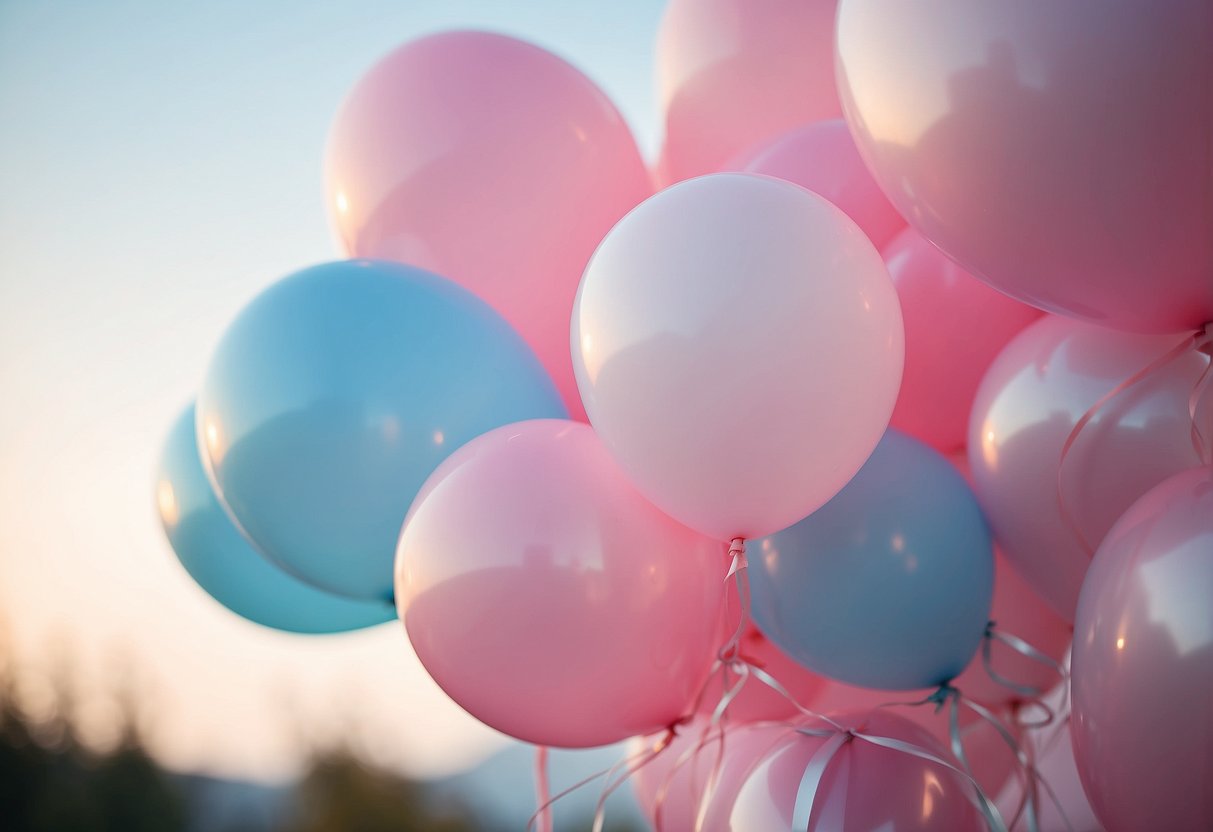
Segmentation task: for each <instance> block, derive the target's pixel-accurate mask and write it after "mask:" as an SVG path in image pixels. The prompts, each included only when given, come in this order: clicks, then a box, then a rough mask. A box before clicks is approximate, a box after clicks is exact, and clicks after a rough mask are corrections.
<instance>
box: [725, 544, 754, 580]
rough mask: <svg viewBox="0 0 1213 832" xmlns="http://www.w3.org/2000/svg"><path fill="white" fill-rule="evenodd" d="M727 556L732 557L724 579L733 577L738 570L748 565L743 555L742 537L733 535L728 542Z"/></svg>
mask: <svg viewBox="0 0 1213 832" xmlns="http://www.w3.org/2000/svg"><path fill="white" fill-rule="evenodd" d="M728 557H730V558H732V561H731V562H730V563H729V573H728V574H727V575H725V580H728V579H729V578H731V577H733V575H734V574H735V573H736V572H737V571H738V570H740V569H745V568H746V567H748V566H749V562H747V561H746V557H745V538H744V537H735V538H733V539H732V540H731V541H730V542H729V552H728Z"/></svg>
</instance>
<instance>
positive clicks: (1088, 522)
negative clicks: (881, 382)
mask: <svg viewBox="0 0 1213 832" xmlns="http://www.w3.org/2000/svg"><path fill="white" fill-rule="evenodd" d="M1179 340H1180V339H1179V337H1178V336H1174V335H1136V334H1131V333H1124V332H1115V331H1112V330H1107V329H1103V328H1100V327H1095V326H1090V325H1088V324H1083V323H1079V322H1077V321H1071V320H1068V319H1065V318H1057V317H1046V318H1044V319H1042V320H1040V321H1038V322H1036V323H1034V324H1032V325H1031V326H1029V327H1028V328H1027V329H1025V330H1024V331H1023V332H1022V333H1020V334H1019V335H1018V336H1016V337H1015V338H1014V339H1013V340H1012V341H1011V342H1010V343H1009V344H1008V345H1007V346H1006V348H1005V349H1004V350H1003V351H1002V353H1000V354H999V356H998V358H997V359H996V360H995V361H994V363H993V364H992V365H991V366H990V369H989V371H988V372H987V373H986V375H985V378H984V379H983V380H982V382H981V386H980V387H979V388H978V392H977V397H976V399H975V400H974V402H973V412H972V414H971V417H970V423H969V462H970V464H971V466H972V473H973V482H974V486H975V490H976V492H977V496H978V499H979V500H980V501H981V505H982V508H983V509H984V510H985V513H986V516H987V517H988V518H989V520H990V524H991V526H992V527H993V529H994V536H995V538H996V539H997V541H998V543H999V545H1000V547H1001V548H1002V551H1003V552H1004V553H1005V554H1006V556H1007V559H1008V560H1010V561H1011V563H1012V564H1013V565H1014V566H1015V568H1016V569H1017V570H1019V573H1020V574H1021V575H1022V576H1023V577H1024V579H1025V580H1027V582H1028V583H1029V584H1030V585H1031V586H1032V589H1034V590H1035V591H1036V592H1037V593H1038V594H1039V595H1040V596H1041V597H1042V598H1044V599H1045V600H1046V601H1047V602H1048V603H1049V605H1050V606H1051V607H1052V608H1053V609H1054V610H1055V611H1056V612H1057V613H1058V614H1059V615H1061V616H1062V617H1063V618H1065V619H1066V620H1067V621H1072V620H1073V618H1074V606H1075V604H1076V602H1077V600H1078V591H1079V588H1080V587H1081V586H1082V579H1083V575H1084V574H1086V571H1087V565H1088V563H1089V562H1090V556H1089V555H1088V553H1087V550H1086V549H1084V547H1083V543H1082V541H1081V540H1080V539H1079V537H1078V535H1077V534H1076V533H1075V528H1073V527H1071V526H1070V525H1069V524H1067V522H1066V521H1065V520H1064V519H1063V517H1062V514H1061V507H1060V504H1059V502H1058V489H1057V480H1058V465H1059V463H1060V462H1061V452H1062V447H1063V446H1064V444H1065V441H1066V437H1067V436H1069V434H1070V432H1071V430H1072V429H1073V428H1074V425H1075V424H1077V422H1078V421H1079V420H1080V419H1081V418H1082V416H1083V414H1084V413H1086V411H1087V410H1088V409H1089V408H1090V407H1091V406H1092V405H1094V404H1095V403H1096V402H1098V401H1099V400H1100V399H1101V398H1102V397H1103V396H1104V395H1105V394H1107V393H1110V392H1111V391H1112V390H1114V389H1115V388H1116V387H1117V386H1118V385H1121V384H1122V383H1123V382H1125V381H1126V380H1127V379H1129V378H1130V376H1132V375H1133V374H1135V373H1137V372H1138V371H1140V370H1142V369H1143V368H1145V367H1146V366H1148V365H1149V364H1150V363H1151V362H1153V361H1155V360H1156V359H1158V358H1159V357H1160V356H1162V355H1163V354H1165V353H1166V352H1167V351H1168V350H1170V349H1171V348H1172V347H1174V346H1175V344H1176V342H1177V341H1179ZM1208 365H1209V359H1208V357H1207V356H1204V355H1201V354H1199V353H1196V352H1193V353H1190V354H1188V355H1185V356H1183V357H1181V358H1179V359H1177V360H1176V361H1174V362H1172V363H1171V364H1169V365H1168V366H1166V367H1163V368H1162V369H1160V370H1158V371H1157V372H1154V373H1151V374H1150V375H1149V377H1148V378H1145V379H1143V380H1142V381H1140V382H1139V383H1137V384H1134V385H1133V386H1132V387H1130V388H1129V389H1126V390H1124V391H1122V392H1121V393H1120V394H1119V395H1117V396H1116V397H1115V398H1114V399H1112V400H1111V401H1110V402H1108V403H1107V404H1106V405H1104V406H1103V407H1101V408H1100V409H1099V410H1098V412H1097V413H1096V415H1095V418H1094V419H1093V420H1092V421H1091V422H1090V423H1089V424H1088V425H1087V426H1086V427H1085V428H1084V429H1083V431H1082V433H1081V434H1080V435H1079V437H1078V440H1077V441H1076V442H1075V443H1074V446H1073V448H1071V450H1070V452H1069V453H1068V454H1067V455H1066V460H1065V471H1064V472H1063V473H1064V477H1063V482H1062V493H1063V494H1064V495H1065V501H1066V507H1067V510H1068V512H1069V514H1070V516H1071V518H1072V519H1073V522H1074V525H1075V526H1076V527H1077V530H1078V532H1080V533H1081V535H1082V538H1084V539H1085V540H1086V541H1087V542H1088V543H1089V544H1090V545H1091V546H1097V545H1098V544H1099V541H1100V540H1102V539H1103V536H1104V534H1106V533H1107V531H1108V529H1109V528H1111V526H1112V524H1113V523H1114V522H1115V521H1116V519H1117V518H1118V517H1120V515H1121V514H1123V513H1124V512H1125V510H1126V509H1127V508H1128V507H1129V506H1130V505H1131V504H1132V503H1133V501H1134V500H1136V499H1137V498H1138V497H1140V496H1141V495H1142V494H1144V493H1145V492H1146V491H1148V490H1149V489H1150V488H1152V487H1153V486H1155V485H1157V484H1158V483H1160V482H1162V481H1163V480H1164V479H1166V478H1167V477H1168V476H1170V475H1171V474H1174V473H1176V472H1179V471H1182V470H1184V469H1185V468H1189V467H1191V466H1193V465H1196V464H1198V463H1199V461H1200V459H1199V457H1198V456H1197V454H1196V451H1195V450H1194V449H1193V447H1192V439H1191V427H1192V425H1191V421H1190V419H1189V417H1188V398H1189V396H1190V395H1191V393H1192V389H1193V387H1194V386H1195V384H1196V381H1197V379H1198V378H1199V377H1200V374H1201V372H1202V371H1203V370H1204V369H1205V368H1206V367H1207V366H1208ZM1198 417H1199V420H1200V423H1201V424H1203V425H1204V426H1205V432H1206V434H1208V433H1209V431H1210V429H1211V428H1213V410H1210V409H1209V407H1208V406H1207V405H1206V406H1205V407H1204V408H1203V409H1202V410H1201V411H1200V412H1199V414H1198Z"/></svg>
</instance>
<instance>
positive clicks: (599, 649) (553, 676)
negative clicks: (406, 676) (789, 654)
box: [396, 419, 727, 747]
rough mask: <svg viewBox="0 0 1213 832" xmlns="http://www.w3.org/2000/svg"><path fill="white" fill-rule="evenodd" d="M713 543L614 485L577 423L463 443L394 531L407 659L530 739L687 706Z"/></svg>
mask: <svg viewBox="0 0 1213 832" xmlns="http://www.w3.org/2000/svg"><path fill="white" fill-rule="evenodd" d="M726 567H727V560H726V558H725V548H724V546H723V545H722V544H720V543H718V542H716V541H713V540H711V539H709V538H706V537H704V536H702V535H700V534H698V533H696V532H693V531H691V530H690V529H688V528H686V527H685V526H681V525H679V524H678V523H676V522H675V521H674V520H672V519H670V518H669V517H668V516H666V515H665V514H663V513H661V512H660V511H658V510H657V509H656V508H654V507H653V506H652V505H651V504H649V503H648V502H647V501H646V500H645V499H644V498H643V497H641V495H640V494H639V493H638V492H637V491H636V490H635V488H634V487H633V486H632V485H631V484H630V483H629V482H628V481H627V479H626V478H625V477H624V475H623V473H622V472H621V471H620V470H619V467H618V466H617V465H616V464H615V463H614V461H612V459H611V458H610V456H609V454H607V452H606V450H605V449H604V448H603V446H602V443H601V442H600V441H599V440H598V438H597V437H596V436H595V435H594V431H593V430H592V429H591V428H590V427H589V426H588V425H585V424H582V423H578V422H569V421H564V420H556V419H546V420H535V421H528V422H521V423H518V424H515V425H507V426H505V427H502V428H499V429H497V430H495V431H492V432H490V433H487V434H485V435H484V436H482V437H480V438H478V439H475V440H473V441H472V442H470V443H468V444H467V445H465V446H464V447H463V448H462V449H460V450H459V451H457V452H456V453H455V454H453V455H452V456H451V457H450V458H449V459H448V460H447V461H446V462H445V463H443V465H442V466H441V467H440V468H439V469H438V470H437V471H435V472H434V475H433V476H432V477H431V478H430V479H429V480H428V481H427V482H426V484H425V487H424V489H423V490H422V492H421V493H420V494H419V495H418V497H417V500H416V502H415V503H414V505H413V508H412V510H411V511H410V513H409V518H408V520H407V521H406V523H405V525H404V530H403V532H402V533H401V536H400V546H399V553H398V557H397V564H396V593H397V600H398V604H399V606H400V610H401V617H402V618H403V620H404V623H405V626H406V628H407V629H408V635H409V639H410V640H411V641H412V643H413V647H414V648H415V649H416V651H417V655H418V657H419V658H420V659H421V661H422V663H423V664H424V665H425V667H426V669H427V670H428V671H429V672H430V675H431V676H433V677H434V680H435V681H437V682H438V684H439V685H441V686H442V688H443V690H445V691H446V692H447V694H449V695H450V697H451V698H452V699H454V700H455V701H456V702H457V703H459V704H460V705H461V706H462V707H463V708H464V709H466V710H467V711H468V712H470V713H471V714H472V715H473V716H475V717H477V718H478V719H480V720H481V721H483V722H485V723H486V724H488V725H490V726H492V727H494V728H496V729H497V730H499V731H502V732H504V733H507V734H510V735H511V736H514V737H517V738H519V739H522V740H525V741H527V742H532V743H536V744H540V745H554V746H564V747H588V746H595V745H606V744H609V743H612V742H617V741H619V740H622V739H626V738H628V737H631V736H636V735H638V734H647V733H651V732H653V731H656V730H658V729H661V728H666V727H669V726H670V725H672V724H674V723H675V722H676V721H678V720H679V719H680V718H681V717H682V716H684V715H686V714H688V712H689V711H690V710H691V707H692V704H693V703H692V700H693V698H694V696H695V694H696V693H698V691H699V690H700V688H701V687H702V685H703V683H704V681H705V680H706V678H707V673H708V670H709V667H710V665H711V663H712V661H713V660H714V659H715V654H716V650H717V649H718V648H719V647H720V644H721V640H720V629H721V628H720V619H721V612H722V607H721V604H722V601H723V597H724V591H723V590H724V584H723V576H724V573H725V571H726Z"/></svg>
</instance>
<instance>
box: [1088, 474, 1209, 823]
mask: <svg viewBox="0 0 1213 832" xmlns="http://www.w3.org/2000/svg"><path fill="white" fill-rule="evenodd" d="M1073 674H1074V675H1073V681H1072V688H1073V695H1074V714H1073V722H1072V725H1071V730H1072V732H1073V735H1074V756H1075V759H1076V760H1077V761H1078V772H1079V774H1080V775H1081V776H1082V782H1083V786H1084V788H1085V789H1086V793H1087V797H1089V798H1090V799H1091V805H1092V806H1094V807H1095V811H1096V813H1097V814H1098V815H1099V819H1100V820H1101V821H1103V824H1104V826H1106V827H1107V829H1108V832H1136V830H1141V829H1166V830H1167V832H1197V830H1209V829H1213V469H1210V468H1207V467H1200V468H1196V469H1193V470H1190V471H1185V472H1183V473H1180V474H1177V475H1175V476H1174V477H1171V478H1170V479H1168V480H1167V481H1166V482H1164V483H1162V484H1161V485H1159V486H1158V487H1157V488H1155V489H1154V490H1152V491H1150V492H1149V493H1148V494H1146V495H1145V496H1144V497H1142V498H1141V499H1140V500H1138V501H1137V502H1136V503H1134V504H1133V506H1132V507H1131V508H1130V509H1129V510H1128V511H1127V512H1125V514H1124V516H1123V517H1121V518H1120V520H1118V521H1117V523H1116V525H1115V526H1113V527H1112V530H1111V531H1110V532H1108V536H1107V537H1106V538H1105V539H1104V541H1103V544H1102V545H1101V546H1100V547H1099V551H1098V552H1097V553H1096V555H1095V559H1094V561H1092V563H1091V569H1090V571H1089V572H1088V573H1087V579H1086V582H1085V583H1083V587H1082V596H1081V597H1080V598H1079V601H1078V617H1077V618H1076V619H1075V629H1074V657H1073Z"/></svg>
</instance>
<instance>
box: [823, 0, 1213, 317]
mask: <svg viewBox="0 0 1213 832" xmlns="http://www.w3.org/2000/svg"><path fill="white" fill-rule="evenodd" d="M941 21H946V25H941ZM838 67H839V79H838V81H839V89H840V93H841V96H842V100H843V107H844V109H845V111H846V116H847V119H848V121H849V123H850V125H851V128H852V130H854V131H855V134H856V138H857V140H858V142H859V144H860V148H861V150H862V151H863V153H864V156H865V158H866V159H867V160H868V162H869V164H870V165H871V166H872V168H873V171H874V172H875V174H876V177H877V179H878V180H879V181H880V183H881V185H882V186H883V187H884V189H885V192H886V193H887V194H888V195H889V196H890V197H891V198H892V200H893V202H894V204H896V205H897V207H898V208H899V209H900V210H901V211H902V213H903V214H904V215H905V217H906V218H907V219H908V220H909V221H910V224H911V225H913V226H914V227H915V228H917V229H918V230H919V231H920V232H922V234H923V235H924V236H926V237H927V238H928V239H930V240H931V241H933V242H934V243H936V244H937V245H939V246H940V248H942V249H943V250H944V251H946V252H947V253H948V254H949V255H950V256H952V257H954V258H955V259H956V261H957V262H959V263H960V264H961V265H963V266H964V267H965V268H966V269H968V270H969V271H970V272H972V273H973V274H974V275H977V276H978V277H980V278H981V279H983V280H985V281H987V282H989V283H990V284H991V285H992V286H994V287H996V288H998V289H1001V290H1002V291H1005V292H1007V293H1008V294H1010V295H1012V296H1013V297H1017V298H1019V299H1020V300H1023V301H1026V302H1027V303H1031V304H1033V305H1036V306H1039V307H1041V308H1042V309H1047V310H1050V311H1053V312H1058V313H1063V314H1067V315H1073V316H1076V317H1079V318H1084V319H1086V320H1089V321H1091V322H1094V323H1099V324H1103V325H1105V326H1113V327H1118V328H1124V329H1133V330H1139V331H1143V332H1177V331H1180V330H1183V329H1196V328H1198V327H1200V326H1202V325H1203V324H1205V323H1206V322H1208V321H1210V320H1213V154H1211V153H1210V152H1209V125H1210V123H1213V96H1209V95H1207V94H1205V91H1204V90H1205V88H1204V87H1202V86H1201V84H1203V83H1204V80H1200V79H1207V78H1209V77H1210V74H1211V73H1213V15H1210V14H1209V5H1208V2H1207V0H1120V2H1117V3H1115V4H1108V3H1103V2H1099V0H1079V1H1078V2H1067V3H1006V2H1004V0H919V2H914V3H906V2H904V0H844V2H842V3H841V5H840V7H839V13H838Z"/></svg>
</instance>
